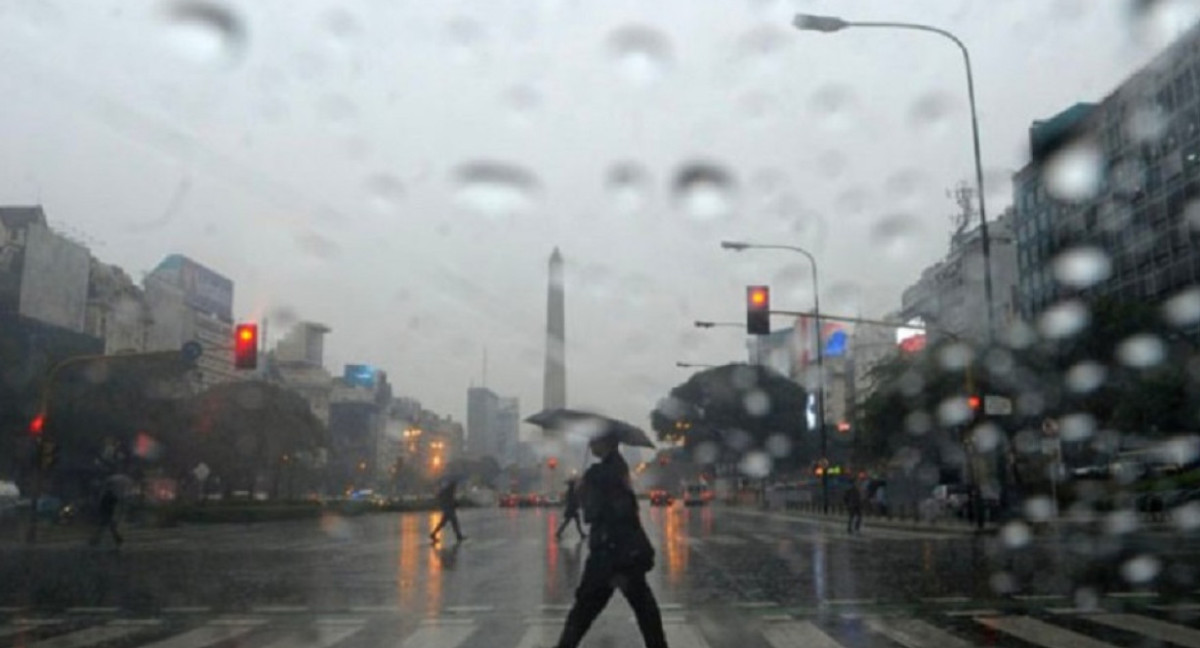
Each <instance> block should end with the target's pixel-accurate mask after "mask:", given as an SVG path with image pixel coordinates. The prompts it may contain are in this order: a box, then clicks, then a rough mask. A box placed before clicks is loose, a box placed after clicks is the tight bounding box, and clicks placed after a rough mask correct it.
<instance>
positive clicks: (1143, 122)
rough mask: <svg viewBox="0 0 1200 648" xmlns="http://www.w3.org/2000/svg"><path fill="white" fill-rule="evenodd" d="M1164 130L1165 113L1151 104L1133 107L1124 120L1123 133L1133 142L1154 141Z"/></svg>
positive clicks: (1156, 140) (1147, 142)
mask: <svg viewBox="0 0 1200 648" xmlns="http://www.w3.org/2000/svg"><path fill="white" fill-rule="evenodd" d="M1166 132H1167V115H1166V113H1165V112H1163V110H1162V109H1161V108H1159V107H1158V106H1156V105H1153V104H1146V105H1142V106H1138V107H1137V108H1134V109H1133V111H1132V112H1131V113H1130V114H1129V119H1128V120H1127V121H1126V122H1125V133H1126V134H1127V135H1128V136H1129V138H1130V139H1132V140H1133V141H1134V142H1137V143H1140V144H1153V143H1156V142H1158V140H1160V139H1162V136H1163V135H1164V134H1165V133H1166ZM1135 177H1136V176H1135ZM1139 188H1140V187H1139Z"/></svg>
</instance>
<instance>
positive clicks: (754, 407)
mask: <svg viewBox="0 0 1200 648" xmlns="http://www.w3.org/2000/svg"><path fill="white" fill-rule="evenodd" d="M742 407H743V408H744V409H745V410H746V413H747V414H749V415H750V416H754V417H759V418H761V417H763V416H766V415H767V414H770V413H771V397H770V396H767V392H765V391H763V390H761V389H755V390H753V391H751V392H748V393H747V394H746V395H745V396H743V397H742Z"/></svg>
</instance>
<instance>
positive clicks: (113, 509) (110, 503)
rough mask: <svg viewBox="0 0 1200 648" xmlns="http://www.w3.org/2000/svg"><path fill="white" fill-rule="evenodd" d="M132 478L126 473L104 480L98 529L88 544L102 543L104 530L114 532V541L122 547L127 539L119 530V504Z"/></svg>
mask: <svg viewBox="0 0 1200 648" xmlns="http://www.w3.org/2000/svg"><path fill="white" fill-rule="evenodd" d="M130 483H131V480H130V479H129V477H127V476H125V475H113V476H111V477H109V478H108V479H106V480H104V484H103V486H101V490H100V501H99V502H98V504H97V513H98V519H97V520H96V530H95V532H94V533H92V537H91V540H89V541H88V544H90V545H92V546H93V547H94V546H96V545H99V544H100V540H101V539H103V537H104V532H105V531H108V532H109V533H111V534H112V539H113V542H114V543H115V544H116V545H117V546H118V547H120V546H121V543H123V542H125V539H124V538H122V537H121V533H120V532H119V531H118V530H117V524H118V521H119V519H118V516H117V505H118V504H120V503H121V496H122V495H124V493H125V492H126V489H127V488H128V486H129V484H130Z"/></svg>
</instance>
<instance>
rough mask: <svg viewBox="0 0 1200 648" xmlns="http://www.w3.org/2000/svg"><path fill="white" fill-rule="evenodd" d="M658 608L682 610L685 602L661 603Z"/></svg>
mask: <svg viewBox="0 0 1200 648" xmlns="http://www.w3.org/2000/svg"><path fill="white" fill-rule="evenodd" d="M658 609H660V610H682V609H683V603H659V604H658Z"/></svg>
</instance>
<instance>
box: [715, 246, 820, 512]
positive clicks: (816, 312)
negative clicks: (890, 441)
mask: <svg viewBox="0 0 1200 648" xmlns="http://www.w3.org/2000/svg"><path fill="white" fill-rule="evenodd" d="M721 247H722V248H723V249H726V250H733V251H735V252H742V251H744V250H788V251H791V252H797V253H799V254H802V255H804V258H806V259H808V263H809V264H810V265H811V266H812V284H813V323H814V325H815V326H816V329H817V345H816V346H817V430H818V432H819V433H820V435H821V458H822V459H827V458H828V457H827V455H828V453H829V439H828V435H827V434H826V433H825V350H824V349H823V348H822V346H823V345H822V340H821V283H820V280H819V278H818V276H817V260H816V259H815V258H814V257H813V255H812V254H811V253H809V251H808V250H805V249H804V248H801V247H797V246H795V245H760V244H756V243H744V242H740V241H721ZM821 509H822V510H823V511H824V512H825V513H828V512H829V475H828V471H821Z"/></svg>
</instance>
